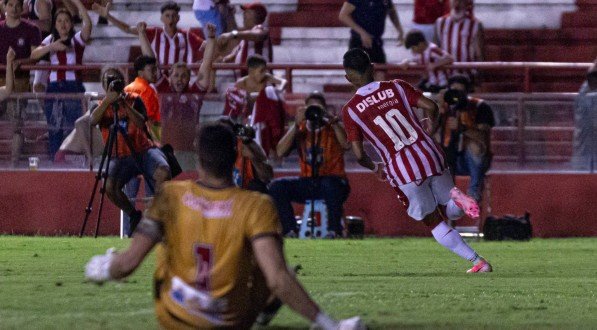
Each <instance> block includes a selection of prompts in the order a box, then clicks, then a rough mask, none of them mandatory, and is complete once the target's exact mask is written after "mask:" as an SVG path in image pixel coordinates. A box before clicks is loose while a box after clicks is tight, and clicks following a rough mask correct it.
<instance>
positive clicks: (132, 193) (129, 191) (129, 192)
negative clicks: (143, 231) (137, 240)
mask: <svg viewBox="0 0 597 330" xmlns="http://www.w3.org/2000/svg"><path fill="white" fill-rule="evenodd" d="M150 180H151V179H150ZM140 187H141V178H139V177H138V176H137V177H134V178H132V179H131V181H129V182H128V183H127V184H126V185H124V189H123V190H124V194H125V195H126V197H128V198H129V199H131V198H136V197H137V195H138V193H139V188H140ZM150 196H153V190H151V188H150V187H149V183H148V182H147V181H145V197H150ZM132 203H133V205H135V202H132ZM122 228H123V233H128V232H129V231H130V229H131V218H130V217H129V215H128V214H126V213H124V212H123V216H122Z"/></svg>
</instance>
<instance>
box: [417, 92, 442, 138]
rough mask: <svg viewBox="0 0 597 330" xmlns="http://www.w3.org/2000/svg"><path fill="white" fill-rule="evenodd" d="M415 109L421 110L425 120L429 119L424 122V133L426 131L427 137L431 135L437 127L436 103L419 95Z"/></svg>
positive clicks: (437, 113) (437, 111)
mask: <svg viewBox="0 0 597 330" xmlns="http://www.w3.org/2000/svg"><path fill="white" fill-rule="evenodd" d="M417 108H420V109H421V110H423V112H424V113H425V118H428V119H429V120H425V121H424V122H425V123H426V124H427V127H425V131H427V133H428V134H429V135H433V134H434V133H435V132H436V131H437V129H438V127H439V108H438V107H437V103H435V102H434V101H433V100H432V99H430V98H427V97H425V96H423V95H421V97H419V100H418V101H417Z"/></svg>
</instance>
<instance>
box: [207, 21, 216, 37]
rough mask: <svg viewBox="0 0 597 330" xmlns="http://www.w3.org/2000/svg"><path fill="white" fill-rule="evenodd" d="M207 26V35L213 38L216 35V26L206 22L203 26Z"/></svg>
mask: <svg viewBox="0 0 597 330" xmlns="http://www.w3.org/2000/svg"><path fill="white" fill-rule="evenodd" d="M205 27H206V28H207V37H208V38H215V37H216V31H217V30H216V26H215V25H213V24H211V23H207V25H206V26H205Z"/></svg>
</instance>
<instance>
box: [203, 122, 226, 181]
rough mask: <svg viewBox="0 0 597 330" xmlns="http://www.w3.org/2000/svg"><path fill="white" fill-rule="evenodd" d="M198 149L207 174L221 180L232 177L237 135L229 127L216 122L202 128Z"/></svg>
mask: <svg viewBox="0 0 597 330" xmlns="http://www.w3.org/2000/svg"><path fill="white" fill-rule="evenodd" d="M197 149H198V150H197V156H198V157H199V164H200V165H201V168H202V169H203V170H204V171H205V172H207V173H208V174H210V175H211V176H214V177H216V178H219V179H225V178H229V177H231V175H232V170H233V168H234V163H235V162H236V135H234V132H233V131H232V128H231V127H229V125H226V124H223V123H220V122H215V123H210V124H207V125H205V126H203V127H201V129H200V130H199V135H198V144H197Z"/></svg>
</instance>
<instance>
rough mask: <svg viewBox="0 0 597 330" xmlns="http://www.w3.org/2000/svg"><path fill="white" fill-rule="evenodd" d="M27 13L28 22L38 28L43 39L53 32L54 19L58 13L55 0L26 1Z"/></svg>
mask: <svg viewBox="0 0 597 330" xmlns="http://www.w3.org/2000/svg"><path fill="white" fill-rule="evenodd" d="M67 1H68V0H67ZM25 12H26V18H27V20H29V22H30V23H32V24H34V25H35V26H37V28H38V29H39V30H40V31H41V34H42V36H43V37H46V36H47V35H49V34H50V33H51V32H52V17H54V15H55V13H56V5H55V4H54V0H26V2H25Z"/></svg>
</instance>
